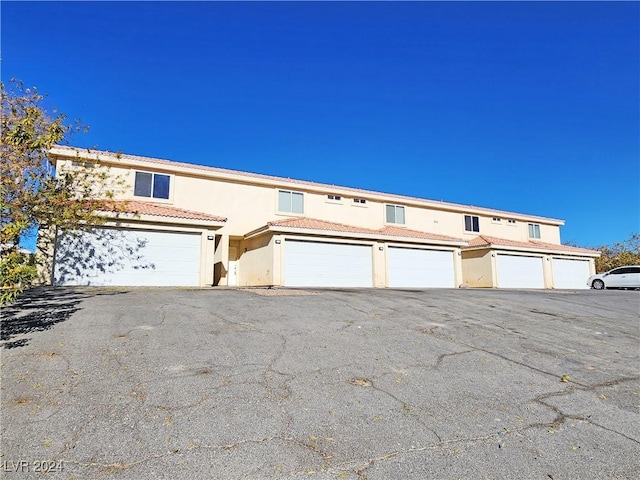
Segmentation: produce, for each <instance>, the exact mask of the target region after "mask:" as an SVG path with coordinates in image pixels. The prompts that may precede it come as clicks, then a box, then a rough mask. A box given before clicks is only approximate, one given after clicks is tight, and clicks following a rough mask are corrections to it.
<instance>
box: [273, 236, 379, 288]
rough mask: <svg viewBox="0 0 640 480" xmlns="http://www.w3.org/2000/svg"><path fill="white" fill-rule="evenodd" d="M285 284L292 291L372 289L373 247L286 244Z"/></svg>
mask: <svg viewBox="0 0 640 480" xmlns="http://www.w3.org/2000/svg"><path fill="white" fill-rule="evenodd" d="M284 284H285V286H288V287H371V286H373V263H372V255H371V247H370V246H368V245H352V244H343V243H321V242H303V241H296V240H286V241H285V252H284Z"/></svg>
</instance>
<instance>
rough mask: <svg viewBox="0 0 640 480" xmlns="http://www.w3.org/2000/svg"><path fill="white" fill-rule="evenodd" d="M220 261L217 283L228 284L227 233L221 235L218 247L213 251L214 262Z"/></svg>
mask: <svg viewBox="0 0 640 480" xmlns="http://www.w3.org/2000/svg"><path fill="white" fill-rule="evenodd" d="M216 263H221V264H222V270H221V272H220V281H219V282H218V285H221V286H226V285H228V280H227V271H228V270H229V235H221V236H220V241H219V242H218V248H217V249H216V251H215V253H214V264H216Z"/></svg>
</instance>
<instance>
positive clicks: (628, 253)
mask: <svg viewBox="0 0 640 480" xmlns="http://www.w3.org/2000/svg"><path fill="white" fill-rule="evenodd" d="M596 250H600V252H602V255H601V256H600V258H596V271H597V272H598V273H601V272H606V271H608V270H611V269H612V268H616V267H623V266H625V265H640V234H638V233H634V234H632V235H631V237H629V238H628V239H626V240H623V241H622V242H615V243H612V244H611V245H602V246H600V247H598V248H596Z"/></svg>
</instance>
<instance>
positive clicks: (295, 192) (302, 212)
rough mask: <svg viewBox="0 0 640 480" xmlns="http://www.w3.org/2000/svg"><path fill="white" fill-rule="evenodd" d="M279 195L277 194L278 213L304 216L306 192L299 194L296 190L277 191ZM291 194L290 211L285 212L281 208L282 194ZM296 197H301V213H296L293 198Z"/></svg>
mask: <svg viewBox="0 0 640 480" xmlns="http://www.w3.org/2000/svg"><path fill="white" fill-rule="evenodd" d="M276 192H277V194H276V211H277V212H278V213H282V214H287V215H304V192H297V191H295V190H283V189H280V188H279V189H277V190H276ZM283 193H284V194H287V193H288V194H289V206H290V209H289V210H283V209H282V208H281V203H280V199H281V194H283ZM294 195H300V198H301V207H302V208H301V211H300V212H296V211H294V208H293V207H294V204H293V198H294Z"/></svg>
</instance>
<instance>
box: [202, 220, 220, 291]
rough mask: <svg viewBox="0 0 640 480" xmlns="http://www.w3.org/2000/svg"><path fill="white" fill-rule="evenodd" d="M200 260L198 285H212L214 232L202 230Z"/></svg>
mask: <svg viewBox="0 0 640 480" xmlns="http://www.w3.org/2000/svg"><path fill="white" fill-rule="evenodd" d="M202 243H203V246H202V257H201V258H202V260H201V263H200V271H201V272H202V274H201V275H200V285H203V286H204V285H213V265H214V263H215V260H214V253H215V246H216V232H215V231H214V230H205V231H204V232H202Z"/></svg>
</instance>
